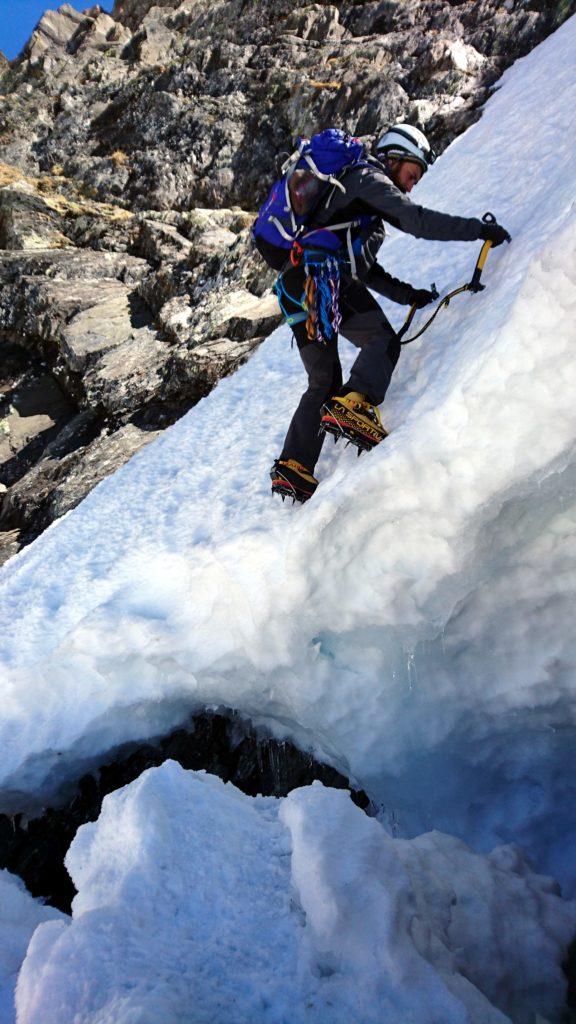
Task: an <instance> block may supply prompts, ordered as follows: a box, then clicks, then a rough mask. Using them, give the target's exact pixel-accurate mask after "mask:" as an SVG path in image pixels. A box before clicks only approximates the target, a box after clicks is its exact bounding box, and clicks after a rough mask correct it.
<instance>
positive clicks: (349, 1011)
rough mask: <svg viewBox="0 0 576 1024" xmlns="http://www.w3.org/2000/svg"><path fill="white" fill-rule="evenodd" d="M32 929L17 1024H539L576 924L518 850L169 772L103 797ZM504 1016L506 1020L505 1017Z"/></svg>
mask: <svg viewBox="0 0 576 1024" xmlns="http://www.w3.org/2000/svg"><path fill="white" fill-rule="evenodd" d="M66 863H67V867H68V870H69V871H70V874H71V876H72V878H73V880H74V882H75V884H76V886H77V887H78V890H79V892H78V896H77V897H76V899H75V901H74V905H73V916H72V920H71V921H65V920H61V921H55V922H49V923H47V924H43V925H42V926H41V927H39V928H38V929H37V931H36V933H35V935H34V938H33V939H32V942H31V944H30V947H29V950H28V955H27V957H26V960H25V962H24V965H23V968H22V971H21V973H20V977H19V981H18V988H17V995H16V1006H17V1011H18V1022H19V1024H66V1022H70V1024H72V1022H81V1024H104V1022H106V1024H133V1022H138V1024H224V1022H226V1024H253V1022H254V1021H261V1022H263V1024H264V1022H266V1024H268V1022H270V1024H272V1022H273V1024H281V1022H282V1024H284V1022H288V1021H290V1024H305V1022H306V1024H350V1021H354V1022H355V1024H381V1022H382V1021H383V1020H390V1021H402V1022H403V1024H506V1022H509V1021H510V1020H511V1019H514V1021H516V1022H518V1024H532V1021H533V1019H534V1012H535V1011H539V1012H541V1013H542V1014H544V1013H545V1014H549V1013H550V1014H553V1013H556V1012H558V1011H560V1010H561V1009H562V1005H563V1001H564V987H565V986H564V979H563V977H562V972H561V970H560V966H559V964H560V960H561V958H562V956H563V953H564V951H565V948H566V946H567V944H568V942H569V941H570V939H571V937H572V935H573V934H574V930H575V928H576V905H575V904H567V903H565V902H564V901H563V900H562V899H561V898H560V897H559V896H558V895H557V893H556V892H555V891H554V884H553V883H551V881H550V879H546V878H540V877H538V876H536V875H534V874H533V873H532V872H531V871H530V870H529V868H528V867H527V865H526V864H525V862H524V860H523V858H522V855H521V853H520V852H519V851H518V850H517V849H516V848H514V847H501V848H500V849H498V850H496V851H494V853H493V854H491V855H490V856H489V857H484V856H480V855H478V854H475V853H473V852H472V851H471V850H470V849H468V848H467V847H466V846H465V845H464V844H463V843H462V842H460V841H459V840H457V839H454V838H452V837H450V836H445V835H441V834H440V833H437V832H431V833H429V834H428V835H424V836H422V837H420V838H419V839H412V840H399V839H393V838H391V837H390V836H389V835H388V834H387V832H386V831H385V829H384V828H383V826H382V825H381V824H380V823H379V822H377V821H376V820H374V819H371V818H368V817H367V816H366V815H365V814H364V813H363V812H362V811H361V810H359V808H357V807H355V806H354V804H353V803H352V802H351V801H350V799H349V797H348V795H347V794H346V793H345V792H342V791H338V790H330V789H325V788H324V787H323V786H322V785H321V784H320V783H315V784H314V785H313V786H309V787H306V788H304V789H299V790H295V791H294V792H293V793H291V794H290V796H288V797H286V798H285V799H283V800H276V799H274V798H273V797H266V798H263V797H258V798H256V799H254V798H252V797H248V796H244V795H243V794H242V793H240V792H239V791H238V790H237V789H235V788H234V787H233V786H232V785H231V784H227V785H225V784H224V783H223V782H221V781H220V780H219V779H217V778H215V777H214V776H210V775H205V774H204V773H203V772H189V771H184V769H182V768H180V766H179V765H177V764H176V763H175V762H170V761H168V762H166V764H164V765H163V766H162V767H161V768H155V769H151V770H150V771H147V772H145V773H144V774H143V775H142V776H141V777H140V779H138V781H136V782H134V783H132V784H131V785H130V786H127V787H126V788H125V789H123V790H120V791H118V792H116V793H114V794H112V795H111V796H108V797H106V799H105V801H104V805H103V808H102V813H101V815H100V818H99V820H98V822H96V823H94V824H90V825H84V826H83V827H82V828H81V829H80V830H79V832H78V834H77V836H76V838H75V840H74V842H73V843H72V846H71V848H70V851H69V853H68V857H67V862H66ZM508 1014H512V1015H513V1017H512V1016H508Z"/></svg>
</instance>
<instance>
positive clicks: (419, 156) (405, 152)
mask: <svg viewBox="0 0 576 1024" xmlns="http://www.w3.org/2000/svg"><path fill="white" fill-rule="evenodd" d="M376 153H377V154H378V155H382V156H386V157H392V158H394V157H396V158H397V159H399V160H412V161H413V162H414V163H417V164H419V165H420V167H421V168H422V171H423V172H425V171H427V170H428V168H429V167H430V165H431V164H433V163H434V161H435V159H436V153H435V152H434V150H433V149H432V148H431V146H430V143H429V142H428V139H427V138H426V136H425V135H424V132H421V131H420V129H419V128H414V126H413V125H411V124H395V125H393V127H392V128H389V129H388V131H387V132H385V133H384V135H383V136H382V138H381V139H379V140H378V142H377V143H376Z"/></svg>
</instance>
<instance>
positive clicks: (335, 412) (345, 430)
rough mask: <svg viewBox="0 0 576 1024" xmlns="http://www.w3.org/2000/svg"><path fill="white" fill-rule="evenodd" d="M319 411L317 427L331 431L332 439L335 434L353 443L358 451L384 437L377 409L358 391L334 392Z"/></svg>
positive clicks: (360, 451)
mask: <svg viewBox="0 0 576 1024" xmlns="http://www.w3.org/2000/svg"><path fill="white" fill-rule="evenodd" d="M323 412H324V415H323V416H322V422H321V423H320V430H324V431H325V432H326V433H327V434H332V435H333V437H334V440H335V441H337V440H338V438H339V437H344V438H346V440H347V441H349V442H350V444H353V445H356V447H357V449H358V455H360V454H361V453H362V452H367V451H370V449H371V448H374V447H375V446H376V445H377V444H380V441H383V440H384V438H385V437H388V431H387V430H385V429H384V427H383V426H382V420H381V419H380V413H379V411H378V409H377V408H376V406H374V405H372V404H371V403H370V402H369V401H368V399H367V398H366V396H365V395H361V394H360V393H359V392H358V391H349V392H348V394H346V395H336V396H335V397H334V398H331V399H330V401H329V402H327V404H326V405H325V406H323Z"/></svg>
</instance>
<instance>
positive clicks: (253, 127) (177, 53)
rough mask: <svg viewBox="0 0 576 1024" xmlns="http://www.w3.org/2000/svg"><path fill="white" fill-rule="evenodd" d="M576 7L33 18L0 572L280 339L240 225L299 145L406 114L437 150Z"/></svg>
mask: <svg viewBox="0 0 576 1024" xmlns="http://www.w3.org/2000/svg"><path fill="white" fill-rule="evenodd" d="M575 7H576V0H552V2H550V0H504V2H500V0H474V2H470V3H464V2H458V0H368V2H359V3H355V4H353V5H350V4H344V3H343V2H333V3H310V4H306V3H304V4H302V5H301V6H299V7H294V5H293V4H292V3H289V2H288V0H257V2H255V3H254V2H248V0H205V2H203V3H202V4H198V3H197V2H196V0H165V2H159V0H154V2H152V0H117V2H116V4H115V6H114V9H113V12H112V14H111V15H110V14H108V13H106V12H105V11H103V10H102V8H100V7H99V6H97V5H95V6H92V7H89V8H87V9H86V10H85V11H83V12H78V11H77V10H76V9H75V8H73V7H72V6H71V5H69V4H64V5H63V6H62V7H60V8H59V9H58V10H57V11H47V12H46V13H45V15H44V16H43V18H42V19H41V21H40V22H39V24H38V26H37V28H36V30H35V32H34V33H33V35H32V37H31V39H30V41H29V43H28V44H27V46H26V47H25V48H24V50H23V52H22V54H21V56H20V57H19V59H18V60H16V61H14V62H12V64H11V65H9V64H8V62H6V61H2V60H1V59H0V154H1V157H0V158H1V159H2V160H3V163H2V164H0V345H2V347H3V351H5V352H7V353H9V357H7V358H6V359H3V360H2V364H1V368H0V562H1V561H2V560H3V559H5V558H6V557H7V556H8V555H10V554H12V553H14V552H15V551H16V550H17V548H18V546H19V544H22V543H25V542H26V541H28V540H29V539H31V538H32V537H34V536H36V535H37V534H38V532H39V531H40V530H41V529H43V528H44V526H46V525H47V524H48V523H49V522H51V521H52V520H53V519H54V518H55V517H56V516H58V515H60V514H62V511H63V510H66V509H67V508H70V507H73V505H74V504H75V503H77V502H78V501H79V500H81V498H82V497H83V496H84V494H86V493H87V492H88V490H89V489H90V487H91V486H93V485H94V483H96V482H97V481H98V480H99V479H101V478H102V476H104V475H105V474H106V473H108V472H110V471H112V470H113V469H115V468H116V467H117V466H118V465H120V464H121V462H122V461H123V460H124V459H126V458H128V457H130V455H131V454H132V453H133V452H134V451H136V450H138V448H139V447H141V446H142V445H143V444H146V443H147V442H148V441H149V440H151V439H152V438H153V437H154V436H155V433H156V432H157V431H159V430H161V429H163V428H164V427H165V426H166V425H167V424H169V423H171V422H173V421H174V419H175V418H176V417H177V416H180V415H182V413H183V412H185V411H186V410H187V409H188V408H189V407H190V406H191V405H192V404H193V403H194V402H196V401H198V400H199V399H200V398H201V397H202V396H203V395H205V394H207V392H208V391H209V390H210V388H211V387H212V386H213V384H214V383H215V381H217V380H218V379H219V378H220V377H221V376H222V375H223V374H226V373H230V372H232V371H233V370H234V369H235V368H236V367H237V366H238V365H239V364H240V363H241V362H242V360H244V359H246V358H247V357H248V355H249V354H250V352H251V351H252V349H253V348H254V347H255V346H256V345H258V344H259V341H260V339H261V338H262V337H264V336H265V335H266V333H268V331H269V330H270V329H271V328H272V327H273V326H274V325H275V324H276V323H277V322H278V310H277V306H276V304H275V300H274V298H273V297H272V296H271V295H270V293H269V286H270V284H271V281H272V279H273V276H272V275H271V274H270V273H269V272H267V271H266V268H265V267H264V265H263V264H262V263H261V261H260V260H259V259H258V258H255V257H254V254H253V253H252V251H251V248H250V244H249V238H248V226H249V224H250V221H251V218H252V216H253V215H252V214H251V213H250V212H249V211H251V210H252V211H253V210H255V209H256V208H257V206H258V204H259V202H260V201H261V199H262V198H263V195H264V193H265V191H266V189H267V187H268V185H269V182H270V179H271V177H273V176H275V169H276V161H277V158H278V157H279V155H280V154H282V153H283V152H286V151H287V150H289V149H290V148H291V146H292V142H293V140H294V138H295V137H296V136H297V135H299V134H307V133H310V132H312V131H314V130H316V129H317V128H319V127H323V126H326V125H329V124H333V125H339V126H341V127H343V128H345V129H347V130H349V131H351V132H353V133H354V134H357V135H361V136H363V137H364V138H366V139H369V138H370V137H371V136H372V135H374V134H376V133H378V132H379V131H380V130H381V129H382V128H383V127H385V126H386V125H387V124H389V123H390V121H392V120H394V119H396V118H399V117H401V118H405V119H407V120H410V121H412V122H413V123H417V124H419V125H420V126H421V127H422V128H424V129H425V130H426V131H427V132H428V134H429V135H430V136H431V138H432V141H433V142H434V143H435V144H436V147H437V148H438V149H440V150H441V149H442V148H443V147H444V146H445V145H446V144H447V143H448V142H449V141H450V140H451V139H452V138H453V137H454V135H456V134H458V133H459V132H461V131H463V130H464V129H465V128H466V127H467V126H468V125H469V124H470V123H471V122H472V121H473V120H475V119H476V118H478V117H479V116H480V109H481V106H482V104H483V103H484V101H485V100H486V98H487V96H488V95H489V93H490V90H491V89H492V88H494V85H495V83H496V81H497V79H498V77H499V75H500V74H501V72H502V70H503V69H504V68H505V67H506V66H507V65H508V64H510V63H511V62H512V60H514V59H515V58H516V57H517V56H520V55H521V54H523V53H526V52H528V51H529V50H530V49H531V48H532V47H533V46H534V45H535V44H536V43H537V42H538V41H539V40H540V39H542V38H543V37H544V36H545V35H546V34H547V33H548V32H550V31H552V30H553V29H554V28H555V27H556V26H557V25H558V24H559V23H560V21H561V20H562V19H563V18H565V17H568V15H569V14H571V13H572V12H573V11H574V9H575ZM44 391H45V397H44V398H43V397H42V394H43V392H44ZM26 409H34V410H35V412H34V413H33V414H26V413H25V412H24V410H26ZM98 467H100V468H98ZM35 495H36V497H35Z"/></svg>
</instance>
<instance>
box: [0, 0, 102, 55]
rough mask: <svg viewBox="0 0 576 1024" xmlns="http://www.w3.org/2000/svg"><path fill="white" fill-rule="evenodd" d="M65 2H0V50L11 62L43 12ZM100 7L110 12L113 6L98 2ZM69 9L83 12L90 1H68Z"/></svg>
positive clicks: (21, 0) (19, 0)
mask: <svg viewBox="0 0 576 1024" xmlns="http://www.w3.org/2000/svg"><path fill="white" fill-rule="evenodd" d="M65 2H66V0H55V2H54V3H49V2H47V0H0V50H2V53H3V54H4V55H5V56H6V57H8V58H9V59H10V60H13V58H14V57H17V56H18V54H19V53H20V50H21V49H22V47H23V46H24V44H25V43H27V42H28V40H29V38H30V36H31V35H32V32H33V31H34V29H35V27H36V25H37V24H38V22H39V21H40V18H41V17H42V15H43V14H44V11H48V10H50V9H52V10H56V9H57V8H58V7H61V6H62V4H63V3H65ZM98 2H99V4H100V7H102V8H103V9H104V10H105V11H111V10H112V7H113V6H114V3H113V0H98ZM68 3H69V4H70V6H71V7H75V8H76V10H77V11H85V10H86V9H87V8H88V7H91V6H93V5H92V4H91V3H90V0H87V2H85V3H81V2H80V3H79V2H77V0H68Z"/></svg>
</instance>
